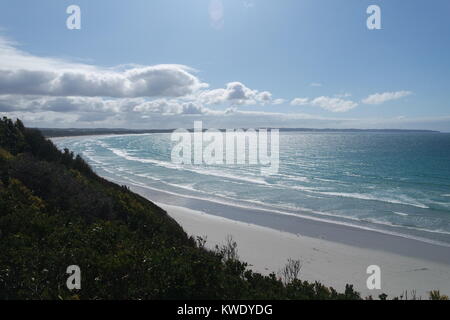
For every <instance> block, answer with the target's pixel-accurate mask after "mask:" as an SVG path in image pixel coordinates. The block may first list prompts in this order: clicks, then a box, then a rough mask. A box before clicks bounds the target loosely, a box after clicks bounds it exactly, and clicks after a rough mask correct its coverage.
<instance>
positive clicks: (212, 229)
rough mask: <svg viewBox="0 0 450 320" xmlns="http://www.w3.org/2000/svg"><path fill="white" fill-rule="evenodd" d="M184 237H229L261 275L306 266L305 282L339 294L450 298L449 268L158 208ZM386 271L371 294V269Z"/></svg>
mask: <svg viewBox="0 0 450 320" xmlns="http://www.w3.org/2000/svg"><path fill="white" fill-rule="evenodd" d="M157 204H158V205H159V206H161V207H162V208H164V209H165V210H166V211H167V212H168V213H169V215H170V216H172V217H173V218H174V219H175V220H176V221H177V222H178V223H179V224H180V225H181V226H182V227H183V228H184V229H185V231H186V232H187V233H188V234H190V235H194V236H206V237H207V246H208V247H210V248H213V247H214V246H215V245H216V244H221V243H224V241H225V238H226V237H227V236H228V235H231V236H233V238H234V239H235V241H236V242H237V243H238V254H239V256H240V258H241V260H243V261H246V262H248V263H249V267H250V268H251V269H252V270H254V271H257V272H260V273H263V274H269V273H270V272H272V271H274V272H277V271H278V270H280V269H281V268H282V267H283V266H284V265H285V263H286V261H287V259H288V258H292V259H300V260H301V261H302V269H301V278H302V279H304V280H309V281H321V282H322V283H324V284H326V285H329V286H332V287H334V288H336V289H337V290H340V291H342V290H344V288H345V284H346V283H351V284H353V285H354V286H355V288H356V289H357V290H358V291H360V292H361V293H362V294H363V295H364V296H368V295H372V296H378V295H379V294H380V293H382V292H384V293H387V294H388V295H389V296H391V297H393V296H399V295H401V294H402V293H404V292H405V291H408V296H411V295H412V293H413V291H414V290H415V292H416V294H417V296H418V297H420V296H421V297H428V292H429V291H430V290H440V291H441V293H447V294H448V293H449V292H450V266H449V265H448V264H444V263H437V262H433V261H430V260H424V259H419V258H412V257H407V256H402V255H398V254H393V253H389V252H385V251H380V250H373V249H366V248H360V247H356V246H350V245H345V244H340V243H336V242H331V241H327V240H323V239H317V238H312V237H308V236H300V235H294V234H292V233H288V232H282V231H277V230H274V229H270V228H266V227H261V226H257V225H253V224H248V223H242V222H238V221H233V220H230V219H226V218H223V217H217V216H213V215H209V214H206V213H204V212H200V211H195V210H190V209H187V208H183V207H177V206H171V205H167V204H163V203H157ZM373 264H375V265H378V266H380V268H381V290H368V289H367V286H366V280H367V277H368V276H369V275H368V274H367V273H366V269H367V267H368V266H369V265H373Z"/></svg>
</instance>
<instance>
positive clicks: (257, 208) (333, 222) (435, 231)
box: [110, 178, 450, 247]
mask: <svg viewBox="0 0 450 320" xmlns="http://www.w3.org/2000/svg"><path fill="white" fill-rule="evenodd" d="M110 179H111V180H113V181H114V182H117V183H123V182H124V181H120V180H116V179H113V178H110ZM126 179H127V178H126ZM127 180H129V181H130V182H131V184H132V185H135V186H137V187H141V188H144V189H148V190H154V191H157V192H163V193H167V194H172V195H175V196H178V197H184V198H189V199H197V200H203V201H209V202H214V203H219V204H223V205H227V206H232V207H237V208H242V209H249V210H259V211H264V212H269V213H277V214H282V215H286V216H291V217H296V218H303V219H309V220H313V221H320V222H325V223H331V224H336V225H342V226H347V227H353V228H357V229H361V230H366V231H372V232H378V233H382V234H389V235H394V236H398V237H402V238H406V239H413V240H417V241H421V242H425V243H430V244H435V245H440V246H445V247H450V244H448V243H445V242H441V241H437V240H432V239H427V238H423V237H418V236H414V235H409V234H404V233H401V232H395V231H389V230H383V229H378V228H373V227H366V226H361V225H358V224H355V223H349V222H343V221H337V220H330V219H324V218H320V217H315V216H311V215H306V214H301V213H290V212H286V211H281V210H277V209H266V208H259V207H254V206H246V205H240V204H236V203H230V202H228V201H220V200H217V199H211V198H203V197H197V196H191V195H189V196H186V195H183V194H179V193H175V192H171V191H168V190H164V189H159V188H155V187H151V186H148V185H145V184H142V183H139V182H136V181H133V180H132V179H127ZM249 202H251V201H249ZM258 202H259V201H255V203H258ZM305 210H308V211H310V212H312V213H315V214H321V215H324V216H331V217H340V218H345V219H348V220H355V221H359V222H364V221H365V220H364V219H358V218H352V217H343V216H338V215H333V214H330V213H323V212H317V211H314V210H310V209H305ZM369 220H371V218H369V219H367V222H371V223H373V224H378V225H387V226H390V227H396V228H406V229H413V230H417V231H422V232H430V233H439V234H450V232H447V231H445V230H428V229H422V228H414V227H407V226H400V225H396V224H392V223H388V222H383V221H377V220H375V219H373V222H372V221H369Z"/></svg>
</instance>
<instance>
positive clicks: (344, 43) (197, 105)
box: [0, 0, 450, 132]
mask: <svg viewBox="0 0 450 320" xmlns="http://www.w3.org/2000/svg"><path fill="white" fill-rule="evenodd" d="M70 5H77V6H78V7H79V8H80V10H81V17H80V21H81V25H80V26H81V29H69V28H68V27H67V23H66V22H67V19H68V18H69V16H70V14H68V13H67V12H66V10H67V8H68V7H69V6H70ZM370 5H377V6H379V8H380V10H381V16H380V17H381V18H380V21H381V29H376V30H369V29H368V27H367V19H368V18H369V16H371V14H368V13H367V8H368V7H369V6H370ZM71 21H72V20H71ZM449 39H450V1H448V0H433V1H426V0H408V1H406V0H398V1H393V0H389V1H388V0H370V1H366V0H283V1H275V0H133V1H125V0H96V1H90V0H70V1H65V0H60V1H54V0H40V1H27V0H2V1H1V2H0V113H1V115H2V116H8V117H12V118H16V117H19V118H21V119H22V120H23V121H24V122H25V124H26V125H28V126H34V127H61V128H64V127H71V128H74V127H82V128H99V127H111V128H112V127H116V128H118V127H120V128H131V129H138V128H192V127H193V123H194V121H197V120H202V121H203V123H204V127H214V128H231V127H248V128H256V127H279V128H282V127H290V128H292V127H302V128H305V127H310V128H380V129H383V128H396V129H432V130H440V131H446V132H450V99H449V98H450V81H449V80H450V79H449V76H450V59H449V57H450V41H449Z"/></svg>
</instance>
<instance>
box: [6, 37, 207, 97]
mask: <svg viewBox="0 0 450 320" xmlns="http://www.w3.org/2000/svg"><path fill="white" fill-rule="evenodd" d="M15 45H16V44H15V43H13V42H11V41H9V40H7V39H5V38H3V37H0V94H3V95H5V94H31V95H45V96H86V97H95V96H104V97H178V96H184V95H187V94H192V93H195V92H196V91H198V90H200V89H204V88H206V87H207V84H205V83H202V82H201V81H200V80H199V79H198V78H197V77H196V76H195V75H194V74H193V73H194V70H193V69H191V68H189V67H187V66H183V65H176V64H162V65H154V66H134V67H128V68H125V69H124V68H123V67H122V68H116V69H115V68H101V67H97V66H93V65H88V64H83V63H75V62H70V61H65V60H62V59H58V58H46V57H37V56H33V55H31V54H28V53H26V52H23V51H21V50H19V49H17V48H16V47H15ZM119 69H123V70H119Z"/></svg>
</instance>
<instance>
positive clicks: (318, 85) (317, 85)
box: [310, 82, 322, 87]
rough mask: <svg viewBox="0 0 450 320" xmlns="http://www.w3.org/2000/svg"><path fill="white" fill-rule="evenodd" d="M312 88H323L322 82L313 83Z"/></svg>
mask: <svg viewBox="0 0 450 320" xmlns="http://www.w3.org/2000/svg"><path fill="white" fill-rule="evenodd" d="M310 86H311V87H321V86H322V84H321V83H320V82H313V83H310Z"/></svg>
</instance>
